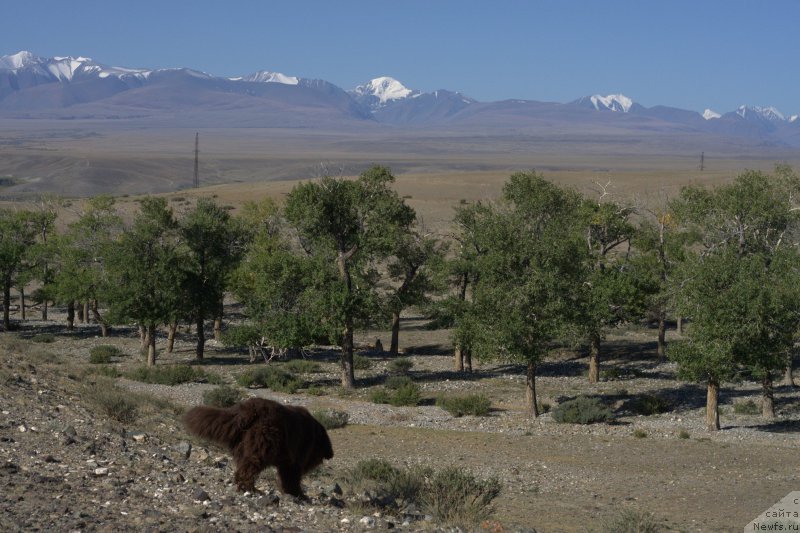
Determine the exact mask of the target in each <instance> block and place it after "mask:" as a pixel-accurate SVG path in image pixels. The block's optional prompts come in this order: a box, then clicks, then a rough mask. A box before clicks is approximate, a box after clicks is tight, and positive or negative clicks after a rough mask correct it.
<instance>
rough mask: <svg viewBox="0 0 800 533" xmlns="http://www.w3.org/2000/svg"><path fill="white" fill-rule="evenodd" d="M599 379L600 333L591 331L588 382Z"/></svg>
mask: <svg viewBox="0 0 800 533" xmlns="http://www.w3.org/2000/svg"><path fill="white" fill-rule="evenodd" d="M598 381H600V335H598V334H597V333H592V336H591V346H590V348H589V383H597V382H598Z"/></svg>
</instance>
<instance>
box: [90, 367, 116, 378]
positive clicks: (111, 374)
mask: <svg viewBox="0 0 800 533" xmlns="http://www.w3.org/2000/svg"><path fill="white" fill-rule="evenodd" d="M86 373H87V374H88V375H97V376H105V377H107V378H118V377H120V376H121V375H122V372H120V371H119V370H117V367H115V366H109V365H97V366H93V367H91V368H89V369H87V372H86Z"/></svg>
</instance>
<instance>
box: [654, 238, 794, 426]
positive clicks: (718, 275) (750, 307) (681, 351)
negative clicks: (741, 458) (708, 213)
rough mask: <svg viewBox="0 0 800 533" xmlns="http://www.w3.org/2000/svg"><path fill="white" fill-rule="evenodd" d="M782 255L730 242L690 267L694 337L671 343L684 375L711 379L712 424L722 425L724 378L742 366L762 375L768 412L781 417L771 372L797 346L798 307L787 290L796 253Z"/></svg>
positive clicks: (687, 308)
mask: <svg viewBox="0 0 800 533" xmlns="http://www.w3.org/2000/svg"><path fill="white" fill-rule="evenodd" d="M790 254H791V255H790ZM778 255H779V257H774V258H772V259H770V260H768V259H767V258H765V257H764V256H763V255H760V254H751V255H745V256H739V254H738V252H737V250H736V249H735V248H728V249H723V250H720V251H719V253H715V254H708V255H705V256H698V257H695V258H692V259H690V260H689V261H687V263H686V265H684V268H685V275H684V281H683V283H682V285H681V287H680V290H679V292H678V295H677V306H678V309H679V311H680V312H681V313H684V314H686V315H688V316H691V317H692V325H691V328H690V329H689V332H688V337H689V338H688V340H686V341H684V342H679V343H675V344H674V345H671V347H670V350H669V355H670V358H671V359H673V360H674V361H676V362H677V363H678V368H679V375H680V376H681V377H682V378H685V379H689V380H692V381H704V382H705V383H706V384H707V402H706V427H707V428H708V429H709V430H717V429H719V428H720V424H719V390H720V386H721V384H722V383H724V382H725V381H729V380H731V379H733V378H734V377H735V376H736V375H737V373H738V372H739V370H740V368H742V367H743V366H744V367H746V368H749V369H750V370H751V372H752V373H753V374H754V376H755V377H757V378H760V379H761V380H762V385H763V390H764V399H765V401H764V414H765V415H766V416H769V417H771V416H774V407H773V400H772V382H771V381H772V378H771V374H772V372H774V371H775V370H776V369H778V368H781V365H782V364H783V356H784V354H785V353H786V350H788V349H790V348H791V345H792V337H793V334H794V332H795V328H796V320H797V309H798V305H797V299H796V294H795V295H792V294H790V293H788V292H787V291H786V290H785V288H786V287H785V285H786V281H787V274H788V270H787V267H788V266H789V264H790V263H791V261H796V260H797V255H796V254H795V253H794V252H793V251H790V250H788V249H787V250H786V251H785V252H784V251H781V253H780V254H778ZM770 263H771V264H770ZM795 275H796V274H795ZM795 293H796V291H795Z"/></svg>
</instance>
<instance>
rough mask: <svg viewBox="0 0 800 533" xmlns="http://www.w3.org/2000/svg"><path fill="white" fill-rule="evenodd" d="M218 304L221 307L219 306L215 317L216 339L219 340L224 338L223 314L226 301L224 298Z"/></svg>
mask: <svg viewBox="0 0 800 533" xmlns="http://www.w3.org/2000/svg"><path fill="white" fill-rule="evenodd" d="M218 306H219V307H217V314H216V316H215V317H214V340H215V341H217V342H219V341H221V340H222V315H223V309H224V306H225V302H224V301H223V300H220V301H219V304H218Z"/></svg>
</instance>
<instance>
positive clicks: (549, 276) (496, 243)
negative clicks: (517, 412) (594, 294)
mask: <svg viewBox="0 0 800 533" xmlns="http://www.w3.org/2000/svg"><path fill="white" fill-rule="evenodd" d="M580 205H581V199H580V197H579V195H578V194H577V193H576V192H574V191H570V190H566V189H563V188H560V187H558V186H556V185H554V184H552V183H549V182H547V181H545V180H544V178H543V177H542V176H540V175H539V174H537V173H535V172H526V173H517V174H514V175H512V176H511V178H510V179H509V181H508V182H507V183H506V184H505V186H504V187H503V198H502V202H501V203H500V204H499V205H497V206H493V207H492V208H490V209H489V212H488V213H487V216H486V217H485V219H484V221H483V223H482V224H480V225H479V227H478V228H477V231H478V235H477V239H478V242H479V243H480V247H481V248H482V249H484V250H485V253H484V254H482V255H481V256H480V257H479V259H478V264H479V268H478V271H479V277H478V280H477V283H476V284H475V287H474V292H475V312H474V314H472V316H473V317H474V319H475V326H476V327H474V328H473V329H472V334H473V335H474V348H475V349H476V351H477V352H478V354H479V355H480V356H482V357H497V356H500V357H503V358H505V359H509V360H512V361H521V362H523V363H525V365H526V367H527V370H526V400H527V406H528V410H529V412H530V414H531V416H533V417H536V416H538V414H539V410H538V406H537V401H536V367H537V365H538V364H539V363H540V362H541V361H542V360H543V358H544V357H545V356H546V354H547V353H548V352H549V351H550V350H551V349H552V348H553V347H554V346H555V345H556V344H557V343H558V342H559V341H560V340H561V339H563V338H564V337H565V335H566V333H567V332H568V331H570V330H571V329H572V330H574V325H575V322H576V320H577V319H578V317H579V314H580V306H579V297H580V291H581V290H582V281H583V279H584V278H585V261H584V257H585V250H584V244H583V243H582V242H581V235H580V232H579V229H578V228H579V227H580V225H579V224H580V211H579V208H580Z"/></svg>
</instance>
